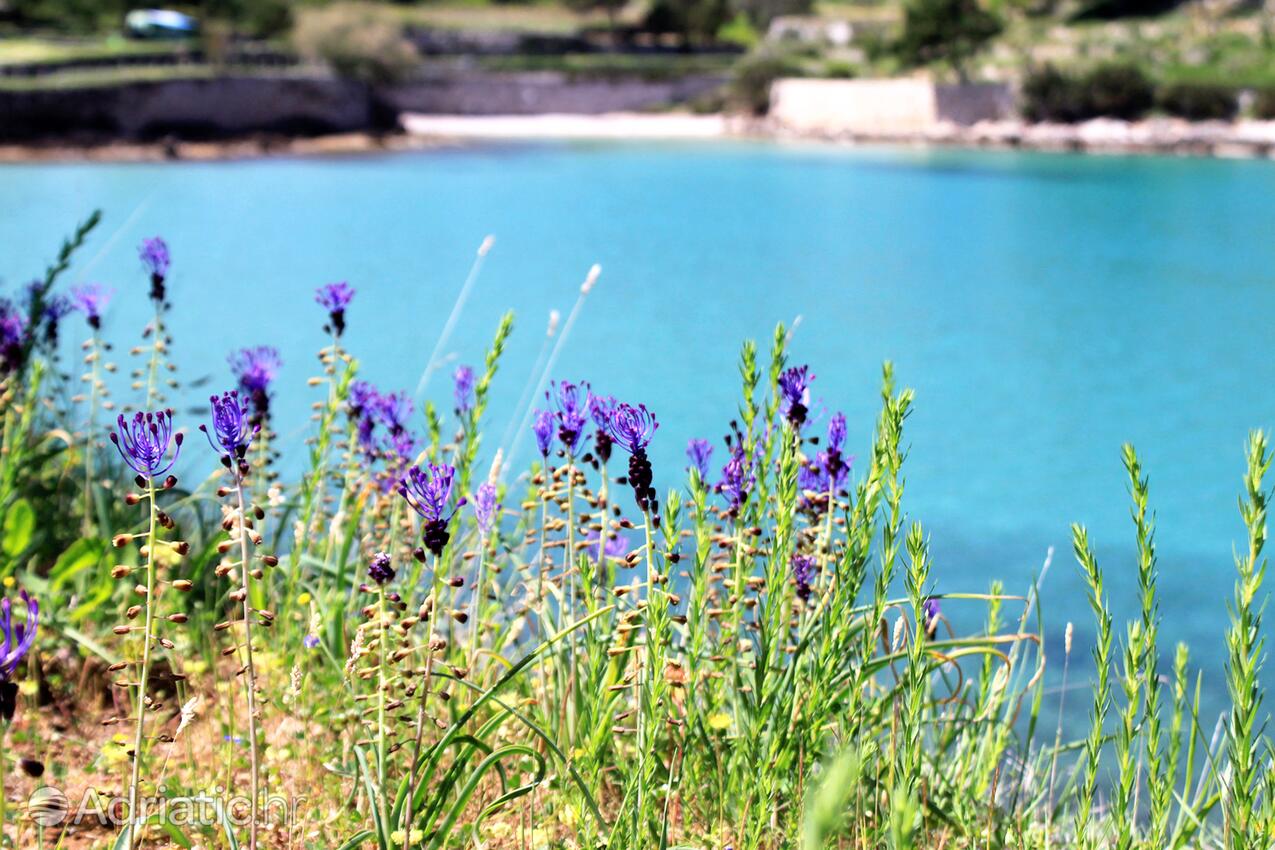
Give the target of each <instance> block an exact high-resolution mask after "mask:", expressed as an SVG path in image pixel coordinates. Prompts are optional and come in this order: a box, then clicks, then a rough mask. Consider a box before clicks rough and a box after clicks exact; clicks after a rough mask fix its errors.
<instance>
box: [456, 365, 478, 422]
mask: <svg viewBox="0 0 1275 850" xmlns="http://www.w3.org/2000/svg"><path fill="white" fill-rule="evenodd" d="M452 383H453V384H454V391H455V396H456V412H457V413H460V414H462V415H463V414H466V413H468V412H469V411H470V410H471V409H472V408H473V406H474V384H475V378H474V370H473V369H471V368H469V367H468V366H457V367H456V371H455V372H453V373H452Z"/></svg>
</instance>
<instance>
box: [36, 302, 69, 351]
mask: <svg viewBox="0 0 1275 850" xmlns="http://www.w3.org/2000/svg"><path fill="white" fill-rule="evenodd" d="M74 309H75V304H74V303H73V302H72V301H71V299H70V298H68V297H67V296H65V295H55V296H53V297H52V298H50V299H49V300H48V301H46V302H45V303H44V310H43V312H42V315H41V318H42V319H43V321H44V340H45V342H47V343H48V344H49V345H50V346H51V347H53V348H56V347H57V344H58V328H59V326H60V325H61V323H62V320H63V319H65V318H66V317H67V316H69V315H70V314H71V311H73V310H74Z"/></svg>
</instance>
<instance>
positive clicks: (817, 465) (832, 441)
mask: <svg viewBox="0 0 1275 850" xmlns="http://www.w3.org/2000/svg"><path fill="white" fill-rule="evenodd" d="M845 445H846V417H845V415H844V414H841V413H838V414H836V415H835V416H833V417H832V421H830V422H829V423H828V444H827V448H825V449H824V450H823V451H821V452H819V453H818V454H817V455H815V458H814V460H812V461H808V462H806V463H803V464H802V465H801V470H800V471H799V472H798V475H797V479H798V480H797V485H798V486H799V487H800V488H801V489H802V490H806V491H812V492H815V493H819V494H826V493H828V492H829V491H831V492H832V493H833V494H834V495H835V494H836V493H839V492H841V490H842V489H843V488H844V487H845V482H846V477H847V476H848V475H849V474H850V466H851V464H853V463H854V456H853V455H849V456H847V455H844V454H843V453H842V452H843V450H844V449H845Z"/></svg>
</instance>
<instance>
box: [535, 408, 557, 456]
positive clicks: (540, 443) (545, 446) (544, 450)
mask: <svg viewBox="0 0 1275 850" xmlns="http://www.w3.org/2000/svg"><path fill="white" fill-rule="evenodd" d="M531 431H532V433H534V434H535V435H536V448H538V449H540V456H541V457H543V458H547V457H549V447H550V446H551V445H552V444H553V414H552V413H550V412H549V411H547V410H537V411H536V418H535V421H533V422H532V423H531Z"/></svg>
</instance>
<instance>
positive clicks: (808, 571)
mask: <svg viewBox="0 0 1275 850" xmlns="http://www.w3.org/2000/svg"><path fill="white" fill-rule="evenodd" d="M789 564H790V565H791V566H792V577H793V580H794V581H795V582H796V583H797V598H798V599H800V600H801V601H802V602H805V601H806V600H808V599H809V598H810V594H811V591H812V590H813V587H812V584H813V582H814V580H815V576H817V575H818V574H819V563H818V562H817V561H816V560H815V559H814V558H812V557H810V556H809V555H793V556H792V560H790V561H789Z"/></svg>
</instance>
